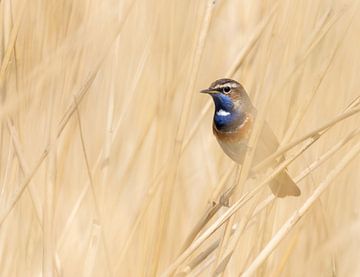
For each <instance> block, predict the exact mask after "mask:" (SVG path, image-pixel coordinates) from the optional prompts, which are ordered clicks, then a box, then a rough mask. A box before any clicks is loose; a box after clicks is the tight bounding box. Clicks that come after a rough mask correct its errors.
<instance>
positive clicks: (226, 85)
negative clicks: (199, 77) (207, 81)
mask: <svg viewBox="0 0 360 277" xmlns="http://www.w3.org/2000/svg"><path fill="white" fill-rule="evenodd" d="M224 87H231V88H236V87H237V84H236V83H225V84H221V85H217V86H215V87H214V89H218V88H224Z"/></svg>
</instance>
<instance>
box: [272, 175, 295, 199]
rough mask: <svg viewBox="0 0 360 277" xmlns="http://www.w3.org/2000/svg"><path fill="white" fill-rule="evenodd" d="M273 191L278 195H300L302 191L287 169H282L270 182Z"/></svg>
mask: <svg viewBox="0 0 360 277" xmlns="http://www.w3.org/2000/svg"><path fill="white" fill-rule="evenodd" d="M269 186H270V189H271V191H272V193H273V194H274V195H275V196H276V197H285V196H299V195H300V194H301V191H300V189H299V187H298V186H297V185H296V184H295V183H294V181H293V180H292V179H291V177H290V176H289V175H288V173H287V172H286V170H283V171H281V172H280V173H279V174H278V175H277V176H276V177H275V179H274V180H273V181H271V183H270V184H269Z"/></svg>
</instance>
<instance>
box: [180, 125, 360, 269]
mask: <svg viewBox="0 0 360 277" xmlns="http://www.w3.org/2000/svg"><path fill="white" fill-rule="evenodd" d="M359 133H360V129H357V130H355V131H353V132H350V134H349V135H347V136H346V137H345V138H343V139H342V140H341V141H340V142H338V143H337V144H336V145H334V146H333V147H332V148H331V149H329V150H328V151H327V152H326V153H324V154H323V155H321V156H320V157H319V158H318V159H316V160H315V161H313V162H312V163H311V164H310V165H309V166H308V167H307V168H306V169H304V170H303V171H302V172H301V173H300V174H298V175H297V176H296V177H295V178H294V182H295V183H299V182H300V181H301V180H302V179H304V178H305V177H306V176H307V175H309V174H310V173H311V172H313V171H314V170H315V169H316V168H318V167H319V166H321V165H322V164H323V163H324V162H326V161H328V160H329V159H330V158H331V156H332V155H334V154H335V153H337V152H338V151H339V150H340V149H341V148H342V147H343V146H344V145H345V144H347V143H348V142H349V141H350V140H351V139H353V138H354V137H355V136H357V135H358V134H359ZM275 199H276V198H275V197H274V196H273V195H269V196H268V197H267V198H266V199H265V200H264V201H262V202H261V203H260V204H258V205H257V206H256V209H255V210H254V211H253V213H252V216H251V219H253V218H254V217H256V216H257V215H258V214H259V213H260V212H261V211H263V210H264V209H265V208H266V207H267V206H268V205H269V204H271V203H272V202H273V201H274V200H275ZM234 226H235V225H234ZM234 226H233V230H232V232H233V233H234V230H239V227H236V228H235V227H234ZM236 226H239V225H238V224H236ZM247 226H248V224H247V225H246V227H247ZM236 233H239V236H240V235H241V234H242V232H238V231H236ZM237 240H238V238H237V239H234V241H237ZM219 244H220V239H218V240H217V241H215V242H214V243H213V244H211V246H209V247H208V248H207V249H206V250H204V251H203V252H201V253H200V254H199V255H198V256H196V257H195V258H194V259H192V260H191V261H190V262H189V264H188V265H187V266H186V267H185V269H183V270H182V272H184V271H186V272H190V271H191V270H192V269H194V268H195V267H196V266H198V265H199V263H201V262H202V261H203V260H205V259H206V258H207V257H208V256H209V255H210V254H211V253H212V252H213V251H214V250H215V249H216V248H217V247H218V245H219ZM230 253H233V251H228V255H229V254H230ZM228 255H225V258H224V260H223V261H222V263H223V262H225V261H228ZM214 260H215V259H213V261H212V262H214ZM210 264H211V263H210ZM218 272H220V269H219V270H218Z"/></svg>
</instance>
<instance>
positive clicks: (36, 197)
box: [6, 119, 42, 226]
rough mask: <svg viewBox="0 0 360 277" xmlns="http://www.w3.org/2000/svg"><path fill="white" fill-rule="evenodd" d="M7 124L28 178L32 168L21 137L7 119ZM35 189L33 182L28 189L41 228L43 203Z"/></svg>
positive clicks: (22, 167)
mask: <svg viewBox="0 0 360 277" xmlns="http://www.w3.org/2000/svg"><path fill="white" fill-rule="evenodd" d="M6 123H7V126H8V129H9V133H10V136H11V139H12V143H13V145H14V149H15V153H16V156H17V158H18V160H19V163H20V167H21V170H22V172H23V174H24V176H27V175H28V174H29V171H30V166H29V164H28V163H27V161H26V159H25V155H24V152H23V150H22V149H21V143H20V141H19V136H18V134H17V131H16V129H15V126H14V125H13V123H12V122H11V120H10V119H7V120H6ZM35 187H36V185H35V184H33V183H32V182H30V183H29V188H28V189H29V193H30V197H31V200H32V202H33V203H34V208H35V212H36V218H37V219H38V221H39V224H40V226H42V203H41V201H40V198H39V194H38V192H37V191H36V188H35Z"/></svg>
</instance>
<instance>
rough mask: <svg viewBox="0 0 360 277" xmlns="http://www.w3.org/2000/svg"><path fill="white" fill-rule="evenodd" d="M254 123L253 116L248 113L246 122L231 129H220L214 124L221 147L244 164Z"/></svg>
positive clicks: (215, 133)
mask: <svg viewBox="0 0 360 277" xmlns="http://www.w3.org/2000/svg"><path fill="white" fill-rule="evenodd" d="M252 125H253V117H252V116H251V114H247V115H246V118H245V120H244V122H243V123H242V124H241V125H240V126H238V127H237V128H236V129H234V130H231V131H226V132H224V131H220V130H218V129H217V128H216V125H215V124H214V125H213V132H214V135H215V136H216V138H217V140H218V142H219V144H220V146H221V148H222V149H223V150H224V152H225V153H226V154H227V155H228V156H229V157H230V158H231V159H232V160H234V161H235V162H237V163H240V164H242V162H243V160H244V157H245V153H246V149H247V144H248V140H249V136H250V132H251V128H252Z"/></svg>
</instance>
